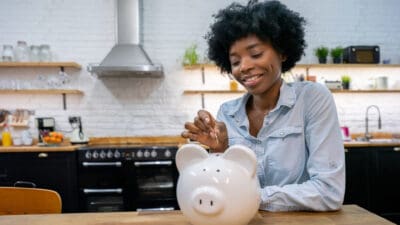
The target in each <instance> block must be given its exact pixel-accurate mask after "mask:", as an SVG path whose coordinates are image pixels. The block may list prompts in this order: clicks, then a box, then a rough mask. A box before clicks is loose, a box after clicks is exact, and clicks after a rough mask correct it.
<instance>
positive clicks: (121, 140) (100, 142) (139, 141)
mask: <svg viewBox="0 0 400 225" xmlns="http://www.w3.org/2000/svg"><path fill="white" fill-rule="evenodd" d="M184 143H186V139H184V138H182V137H180V136H154V137H148V136H143V137H92V138H90V142H89V144H87V145H71V144H70V143H69V140H65V141H64V142H63V143H62V144H60V145H58V146H38V145H32V146H10V147H0V153H1V152H67V151H75V150H77V149H78V148H81V147H84V146H89V147H95V146H104V145H107V146H126V145H129V146H145V145H157V146H179V145H181V144H184Z"/></svg>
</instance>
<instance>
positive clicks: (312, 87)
mask: <svg viewBox="0 0 400 225" xmlns="http://www.w3.org/2000/svg"><path fill="white" fill-rule="evenodd" d="M288 85H289V86H292V87H293V88H294V89H295V92H296V93H297V95H301V94H305V95H318V96H330V95H331V92H330V91H329V89H328V88H327V87H326V86H325V85H323V84H320V83H317V82H311V81H302V82H293V83H289V84H288Z"/></svg>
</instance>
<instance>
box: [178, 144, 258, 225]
mask: <svg viewBox="0 0 400 225" xmlns="http://www.w3.org/2000/svg"><path fill="white" fill-rule="evenodd" d="M176 166H177V168H178V171H179V179H178V185H177V198H178V204H179V207H180V208H181V211H182V213H183V215H184V216H186V218H187V219H188V220H189V221H190V222H191V223H192V224H193V225H245V224H248V222H249V221H250V220H251V219H252V218H253V217H254V215H255V214H256V213H257V210H258V208H259V205H260V184H259V182H258V179H257V176H256V167H257V160H256V156H255V155H254V153H253V151H251V150H250V149H249V148H247V147H245V146H241V145H234V146H231V147H230V148H228V149H227V150H226V151H225V152H224V153H212V154H209V153H208V152H207V151H206V150H205V149H204V148H202V147H201V146H199V145H195V144H186V145H183V146H182V147H181V148H180V149H179V150H178V152H177V154H176Z"/></svg>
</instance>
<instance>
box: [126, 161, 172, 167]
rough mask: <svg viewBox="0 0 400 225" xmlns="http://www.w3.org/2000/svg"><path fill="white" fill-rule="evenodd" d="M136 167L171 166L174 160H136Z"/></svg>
mask: <svg viewBox="0 0 400 225" xmlns="http://www.w3.org/2000/svg"><path fill="white" fill-rule="evenodd" d="M134 164H135V166H136V167H139V166H170V165H172V161H171V160H168V161H148V162H135V163H134Z"/></svg>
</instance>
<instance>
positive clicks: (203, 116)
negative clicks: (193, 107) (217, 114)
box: [197, 110, 215, 131]
mask: <svg viewBox="0 0 400 225" xmlns="http://www.w3.org/2000/svg"><path fill="white" fill-rule="evenodd" d="M197 115H198V117H199V119H200V120H201V121H202V122H203V124H205V126H206V128H207V131H209V130H213V128H214V126H215V119H214V117H213V116H212V115H211V113H209V112H208V111H206V110H199V111H198V112H197Z"/></svg>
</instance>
